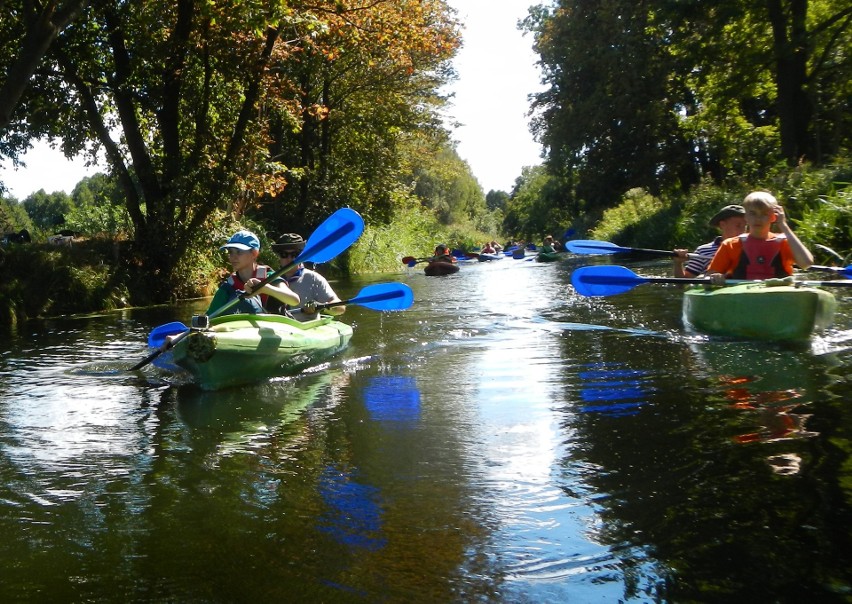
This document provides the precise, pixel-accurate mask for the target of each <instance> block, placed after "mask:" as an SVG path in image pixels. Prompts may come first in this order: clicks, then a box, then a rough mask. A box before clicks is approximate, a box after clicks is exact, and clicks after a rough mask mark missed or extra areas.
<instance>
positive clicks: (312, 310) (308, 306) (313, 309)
mask: <svg viewBox="0 0 852 604" xmlns="http://www.w3.org/2000/svg"><path fill="white" fill-rule="evenodd" d="M302 312H303V313H305V314H306V315H315V314H317V303H316V302H314V301H313V300H309V301H308V302H305V303H304V304H303V305H302Z"/></svg>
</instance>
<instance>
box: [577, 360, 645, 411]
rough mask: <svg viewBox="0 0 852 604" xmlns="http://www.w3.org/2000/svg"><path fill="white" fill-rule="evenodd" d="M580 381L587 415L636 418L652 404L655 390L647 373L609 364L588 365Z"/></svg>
mask: <svg viewBox="0 0 852 604" xmlns="http://www.w3.org/2000/svg"><path fill="white" fill-rule="evenodd" d="M584 367H586V368H588V369H585V370H583V371H580V372H579V373H578V374H577V377H579V378H580V380H582V384H583V386H582V388H581V389H580V398H581V399H582V401H583V402H584V403H587V404H585V405H583V406H582V407H581V410H582V411H583V412H584V413H606V414H608V415H612V416H620V415H633V414H635V413H638V412H639V409H640V408H641V407H642V406H644V405H647V404H648V399H649V396H650V395H651V392H652V389H650V388H649V387H648V385H647V378H648V376H649V375H650V374H649V372H647V371H639V370H634V369H629V368H626V367H625V366H624V365H620V364H617V365H615V366H613V367H611V366H609V365H608V364H607V363H594V364H590V365H585V366H584Z"/></svg>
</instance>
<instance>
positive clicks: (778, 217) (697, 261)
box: [207, 191, 813, 321]
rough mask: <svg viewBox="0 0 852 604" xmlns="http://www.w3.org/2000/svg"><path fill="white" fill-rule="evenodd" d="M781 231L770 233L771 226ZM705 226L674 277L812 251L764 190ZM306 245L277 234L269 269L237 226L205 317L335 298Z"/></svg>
mask: <svg viewBox="0 0 852 604" xmlns="http://www.w3.org/2000/svg"><path fill="white" fill-rule="evenodd" d="M773 224H775V225H776V226H777V227H778V230H779V231H780V232H779V233H774V232H772V231H771V227H772V225H773ZM710 226H713V227H715V228H717V229H719V232H720V234H719V236H717V237H716V238H715V239H714V240H713V241H711V242H708V243H705V244H703V245H700V246H698V248H696V250H695V252H694V253H693V254H689V253H688V251H687V250H686V249H676V250H674V252H675V254H676V255H675V258H674V275H675V277H680V278H683V277H687V278H692V277H697V276H700V275H703V274H706V275H709V276H710V278H711V281H712V282H713V283H715V284H718V285H723V284H724V283H725V279H748V280H757V279H770V278H775V277H786V276H789V275H792V274H793V265H794V264H795V265H797V266H799V267H800V268H802V269H806V268H808V267H809V266H811V265H812V264H813V256H812V255H811V253H810V251H808V249H807V248H806V247H805V245H804V244H803V243H802V242H801V240H799V238H798V237H797V236H796V234H795V233H794V232H793V230H792V229H791V228H790V225H789V224H788V222H787V217H786V214H785V213H784V208H783V207H782V206H781V205H780V204H779V203H778V201H777V200H776V199H775V197H774V196H773V195H772V194H770V193H768V192H766V191H753V192H751V193H749V194H748V195H747V196H746V197H745V199H744V200H743V203H742V205H728V206H725V207H723V208H722V209H721V210H719V211H718V212H717V213H716V214H715V215H714V216H713V217H712V218H711V219H710ZM304 247H305V241H304V239H303V238H302V237H301V236H300V235H298V234H296V233H286V234H284V235H281V236H280V237H279V238H278V240H277V241H276V243H274V244H273V245H272V249H273V250H274V251H275V252H276V253H277V254H278V259H279V269H282V268H286V267H287V266H290V265H292V266H291V267H290V268H289V269H288V270H287V271H286V272H285V273H284V274H283V275H275V277H274V278H273V279H270V280H268V281H267V277H268V276H269V275H272V274H273V269H272V268H271V267H269V266H266V265H263V264H258V262H257V259H258V255H259V254H260V239H259V238H258V237H257V235H255V234H254V233H252V232H251V231H247V230H241V231H238V232H236V233H234V235H233V236H232V237H231V238H230V239H229V240H228V242H227V243H226V244H225V245H223V246H222V247H221V248H220V249H221V250H223V251H227V253H228V260H229V262H230V264H231V267H232V269H233V272H232V273H231V274H230V275H229V276H228V278H227V279H226V280H225V281H224V282H223V283H222V284H221V285H220V287H219V289H218V290H217V292H216V294H215V295H214V297H213V300H212V301H211V303H210V307H209V308H208V309H207V314H208V315H209V314H211V313H213V312H215V311H216V310H217V309H218V308H220V307H222V306H224V305H225V304H226V303H227V302H228V301H229V300H232V299H233V298H234V297H236V296H240V294H241V293H242V292H244V293H245V295H243V296H242V297H241V300H240V302H239V304H237V305H236V306H235V307H234V311H233V312H247V313H259V312H272V313H282V314H288V315H291V316H293V317H294V318H297V319H299V320H301V321H307V320H310V319H314V318H316V316H317V304H325V303H329V302H340V298H338V296H337V294H336V293H335V291H334V289H333V288H332V287H331V285H330V284H329V282H328V281H327V280H326V279H325V277H323V276H322V275H320V274H319V273H317V272H315V271H313V270H310V269H308V268H306V267H305V266H304V264H302V263H295V264H294V261H295V260H296V258H298V256H299V254H300V253H301V251H302V250H303V249H304ZM502 249H503V248H502V246H500V245H499V244H498V243H497V242H496V241H491V242H488V243H486V244H485V245H483V246H482V248H481V250H482V252H483V253H486V254H496V253H499V251H498V250H502ZM559 249H561V246H560V244H559V243H558V242H557V241H555V240H554V239H553V237H552V236H551V235H547V236H546V237H545V238H544V243H543V245H542V247H541V251H543V252H546V253H554V252H557V251H559ZM430 262H444V263H450V264H455V263H456V258H455V257H454V256H453V255H452V254H451V252H450V248H449V246H447V245H446V244H444V243H441V244H439V245H438V246H436V247H435V254H434V256H433V257H432V258H430ZM324 310H325V312H327V313H328V314H330V315H341V314H343V313H344V312H345V311H346V307H345V306H344V305H339V306H332V307H328V308H325V309H324Z"/></svg>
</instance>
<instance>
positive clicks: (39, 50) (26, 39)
mask: <svg viewBox="0 0 852 604" xmlns="http://www.w3.org/2000/svg"><path fill="white" fill-rule="evenodd" d="M88 3H89V2H88V0H68V1H66V2H59V1H57V0H49V1H47V2H44V3H34V2H14V1H12V0H4V1H3V2H2V3H0V10H2V11H3V13H5V14H4V18H3V19H0V40H2V41H4V42H0V66H3V65H8V67H7V69H4V70H0V71H2V72H3V73H5V74H6V78H5V80H3V82H2V85H0V132H3V131H4V130H5V129H6V127H7V126H8V125H9V122H10V121H11V120H12V112H13V111H14V109H15V107H16V106H17V104H18V102H19V101H20V99H21V97H22V96H23V95H24V91H25V90H26V88H27V85H28V83H29V81H30V78H31V77H32V75H33V74H34V73H35V71H36V69H37V68H38V66H39V64H40V63H41V61H42V59H43V58H44V55H45V54H47V51H48V49H49V48H50V45H51V44H52V43H53V41H54V40H55V39H56V36H58V35H59V33H60V32H61V31H62V30H63V29H65V27H67V26H68V24H69V23H71V21H72V20H73V19H74V18H76V17H77V15H78V14H79V13H80V11H81V10H82V9H83V8H84V7H85V6H86V5H87V4H88ZM19 40H20V45H19V46H18V45H16V42H17V41H19ZM0 141H2V139H0ZM8 150H9V148H8V147H7V148H6V149H4V148H3V146H2V143H0V153H3V154H5V152H6V151H8Z"/></svg>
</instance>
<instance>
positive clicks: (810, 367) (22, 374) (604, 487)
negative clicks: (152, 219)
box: [0, 259, 852, 603]
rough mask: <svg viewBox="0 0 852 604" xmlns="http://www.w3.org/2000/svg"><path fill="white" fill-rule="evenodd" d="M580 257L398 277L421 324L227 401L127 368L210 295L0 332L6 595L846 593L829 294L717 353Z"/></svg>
mask: <svg viewBox="0 0 852 604" xmlns="http://www.w3.org/2000/svg"><path fill="white" fill-rule="evenodd" d="M575 263H576V260H570V259H566V260H563V261H561V262H558V263H555V264H547V265H540V264H537V263H534V262H526V261H519V260H512V259H505V260H501V261H499V262H494V263H482V264H478V263H474V264H472V265H469V266H464V267H463V268H462V270H461V271H460V272H459V273H458V274H457V275H453V276H450V277H443V278H428V277H425V276H423V275H422V272H420V271H419V270H417V271H413V270H412V271H411V272H410V274H401V275H398V276H396V277H398V278H399V280H401V281H404V282H406V283H408V284H409V285H411V287H412V288H413V289H414V291H415V300H416V302H415V305H414V307H413V308H412V309H411V310H409V311H406V312H402V313H393V314H381V313H377V312H375V311H371V310H367V309H363V308H356V307H350V310H349V311H348V312H347V314H346V315H345V320H346V321H347V322H349V323H351V324H352V325H353V326H354V327H355V335H354V337H353V339H352V343H351V345H350V347H349V348H348V349H347V351H346V352H345V353H343V354H342V355H341V356H340V357H338V358H337V359H335V360H334V361H332V362H331V363H329V364H327V365H324V366H322V367H320V368H317V369H316V370H312V371H309V372H307V373H303V374H301V375H298V376H294V377H289V378H279V379H275V380H271V381H268V382H265V383H261V384H257V385H255V386H250V387H243V388H239V389H232V390H226V391H222V392H202V391H200V390H198V389H197V388H195V387H194V386H193V385H192V384H188V383H186V379H185V378H184V377H182V376H173V375H170V374H168V373H165V372H163V371H162V370H159V369H157V368H155V367H152V366H149V367H146V368H145V370H144V371H141V372H129V371H126V369H127V368H129V367H130V366H132V365H133V364H134V363H135V362H136V361H138V360H140V359H141V358H143V357H144V356H145V354H146V350H145V349H144V342H145V339H146V337H147V333H148V331H149V330H150V329H151V328H152V327H155V326H156V325H159V324H162V323H166V322H169V321H174V320H183V321H188V319H189V316H190V315H191V314H192V312H193V310H198V309H203V308H204V303H201V302H200V303H196V304H185V305H181V306H179V307H171V308H169V307H164V308H153V309H144V310H134V311H126V312H121V313H115V314H108V315H103V316H91V317H75V318H68V319H58V320H51V321H44V322H35V323H30V324H28V325H27V326H26V327H24V328H23V329H22V330H20V331H19V332H18V333H14V334H11V335H8V334H7V335H4V339H3V343H2V344H0V380H2V381H0V476H2V480H0V573H2V577H0V601H3V602H9V601H32V602H35V601H67V602H82V601H123V602H126V601H140V602H141V601H145V602H150V601H155V602H166V601H168V602H253V601H256V602H536V603H538V602H604V601H606V602H618V601H625V602H626V601H632V602H654V601H659V602H732V601H749V600H750V601H753V602H803V601H808V602H811V601H814V602H816V601H819V602H844V601H845V602H849V601H852V538H850V537H852V400H850V399H852V397H850V394H852V388H851V387H850V383H851V382H852V378H850V374H852V302H850V299H849V295H848V294H846V295H845V296H844V295H842V294H841V295H838V299H839V300H840V301H841V305H840V315H839V316H838V325H837V327H836V328H835V329H834V330H832V331H830V332H828V333H826V334H824V335H822V336H820V337H816V338H814V339H813V340H812V342H811V343H810V344H806V345H796V346H794V345H781V344H771V343H756V342H731V341H723V340H720V339H711V338H707V337H703V336H699V335H695V334H690V333H687V332H685V331H684V330H683V328H682V324H681V318H680V311H681V298H682V296H681V294H680V290H679V289H678V288H677V287H674V286H663V285H656V284H655V285H644V286H641V287H637V288H636V289H634V290H633V291H632V292H630V293H628V294H624V295H621V296H615V297H611V298H598V299H589V298H581V297H578V296H577V295H576V294H575V293H574V292H573V289H572V288H571V287H570V285H568V283H569V277H568V275H569V273H570V270H571V269H572V268H573V267H574V266H575ZM631 268H633V269H634V270H636V271H637V272H644V273H649V274H662V271H664V270H666V268H667V266H666V265H665V264H648V265H641V264H635V265H633V266H631ZM393 278H394V277H393V276H392V277H387V276H384V277H381V278H379V279H378V280H382V281H386V280H389V279H393ZM369 282H370V280H369V279H360V280H356V281H353V282H346V283H337V284H335V285H336V287H337V289H338V292H339V293H340V294H341V296H343V297H349V296H350V295H353V294H355V293H356V292H357V291H358V290H359V289H360V288H361V287H363V286H364V285H366V284H367V283H369Z"/></svg>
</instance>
